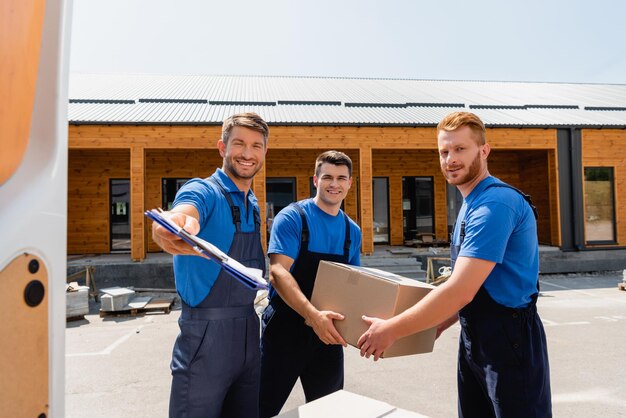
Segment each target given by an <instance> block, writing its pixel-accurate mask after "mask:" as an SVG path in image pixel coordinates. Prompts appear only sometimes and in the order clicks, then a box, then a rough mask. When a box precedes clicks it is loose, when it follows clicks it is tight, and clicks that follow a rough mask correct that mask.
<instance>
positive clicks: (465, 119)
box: [437, 112, 487, 145]
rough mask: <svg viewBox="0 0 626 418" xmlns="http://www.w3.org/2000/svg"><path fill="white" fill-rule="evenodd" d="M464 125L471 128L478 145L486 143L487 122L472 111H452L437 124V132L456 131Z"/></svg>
mask: <svg viewBox="0 0 626 418" xmlns="http://www.w3.org/2000/svg"><path fill="white" fill-rule="evenodd" d="M464 126H467V127H468V128H470V130H471V131H472V133H473V134H474V137H475V138H474V139H475V140H476V143H477V144H478V145H485V143H487V134H486V129H485V124H484V123H483V121H482V120H480V118H479V117H478V116H477V115H475V114H474V113H471V112H454V113H450V114H449V115H447V116H446V117H445V118H443V119H442V120H441V122H439V125H437V134H439V132H440V131H446V132H451V131H456V130H457V129H459V128H462V127H464Z"/></svg>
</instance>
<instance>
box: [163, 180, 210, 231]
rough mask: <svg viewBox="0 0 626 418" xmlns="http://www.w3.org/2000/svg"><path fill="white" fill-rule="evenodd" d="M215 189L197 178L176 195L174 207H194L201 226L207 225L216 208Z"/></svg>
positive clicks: (186, 184)
mask: <svg viewBox="0 0 626 418" xmlns="http://www.w3.org/2000/svg"><path fill="white" fill-rule="evenodd" d="M215 193H216V192H215V189H214V188H213V187H211V186H210V185H209V184H208V182H207V181H205V180H202V179H199V178H195V179H191V180H189V181H188V182H187V183H185V184H184V185H183V187H181V188H180V189H179V190H178V192H177V193H176V198H175V199H174V203H173V204H172V207H173V208H174V207H176V206H178V205H181V204H186V205H192V206H193V207H195V208H196V209H197V210H198V213H199V214H200V225H201V226H202V225H205V224H206V222H207V219H208V217H209V214H210V213H211V212H213V209H214V208H215V200H216V196H215Z"/></svg>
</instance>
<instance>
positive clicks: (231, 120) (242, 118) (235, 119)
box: [222, 112, 270, 145]
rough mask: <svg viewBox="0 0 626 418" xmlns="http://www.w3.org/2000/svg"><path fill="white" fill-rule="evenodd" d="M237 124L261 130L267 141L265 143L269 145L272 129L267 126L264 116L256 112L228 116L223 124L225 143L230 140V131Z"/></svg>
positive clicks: (223, 139)
mask: <svg viewBox="0 0 626 418" xmlns="http://www.w3.org/2000/svg"><path fill="white" fill-rule="evenodd" d="M235 126H241V127H244V128H248V129H252V130H253V131H256V132H259V133H260V134H262V135H263V141H264V142H265V145H267V138H268V137H269V135H270V129H269V127H268V126H267V122H265V121H264V120H263V118H262V117H261V116H259V115H257V114H256V113H253V112H247V113H237V114H235V115H232V116H230V117H228V118H226V119H225V120H224V123H223V124H222V141H224V143H225V144H226V143H228V140H229V139H230V132H231V131H232V130H233V128H234V127H235Z"/></svg>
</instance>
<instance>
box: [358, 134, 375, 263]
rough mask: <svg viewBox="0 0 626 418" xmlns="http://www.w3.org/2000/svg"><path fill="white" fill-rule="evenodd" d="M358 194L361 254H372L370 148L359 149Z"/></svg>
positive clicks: (372, 222) (372, 226)
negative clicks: (361, 240) (361, 239)
mask: <svg viewBox="0 0 626 418" xmlns="http://www.w3.org/2000/svg"><path fill="white" fill-rule="evenodd" d="M359 184H360V188H359V192H360V196H359V197H360V199H361V233H362V234H363V242H362V245H361V252H362V253H364V254H371V253H373V252H374V209H373V202H372V148H371V147H369V146H364V147H360V148H359Z"/></svg>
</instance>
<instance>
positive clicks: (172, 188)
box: [161, 179, 189, 210]
mask: <svg viewBox="0 0 626 418" xmlns="http://www.w3.org/2000/svg"><path fill="white" fill-rule="evenodd" d="M188 181H189V179H163V190H162V193H161V196H163V202H162V206H161V207H162V208H163V210H170V209H172V203H174V198H175V197H176V192H178V189H180V188H181V187H183V184H185V183H187V182H188Z"/></svg>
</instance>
